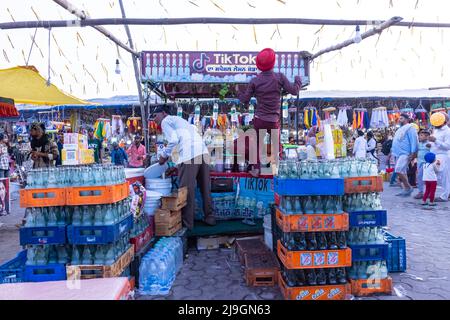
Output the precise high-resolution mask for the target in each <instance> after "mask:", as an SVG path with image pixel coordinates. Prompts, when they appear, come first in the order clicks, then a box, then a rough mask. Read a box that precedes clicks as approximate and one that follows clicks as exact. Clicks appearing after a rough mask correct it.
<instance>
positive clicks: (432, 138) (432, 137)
mask: <svg viewBox="0 0 450 320" xmlns="http://www.w3.org/2000/svg"><path fill="white" fill-rule="evenodd" d="M428 140H430V141H431V142H435V141H436V137H434V136H429V137H428Z"/></svg>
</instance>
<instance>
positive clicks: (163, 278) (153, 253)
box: [139, 237, 183, 295]
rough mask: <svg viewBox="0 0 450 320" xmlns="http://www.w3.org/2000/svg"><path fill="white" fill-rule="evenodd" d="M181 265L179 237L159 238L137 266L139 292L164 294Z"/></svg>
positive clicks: (168, 289)
mask: <svg viewBox="0 0 450 320" xmlns="http://www.w3.org/2000/svg"><path fill="white" fill-rule="evenodd" d="M182 265H183V241H182V240H181V238H180V237H170V238H161V239H160V240H159V241H158V242H157V243H156V244H155V246H154V248H152V249H151V250H150V251H149V252H147V254H146V255H145V256H144V257H143V258H142V261H141V265H140V266H139V293H140V294H143V295H166V294H169V291H170V288H171V287H172V284H173V282H174V281H175V277H176V274H177V272H178V271H180V269H181V266H182Z"/></svg>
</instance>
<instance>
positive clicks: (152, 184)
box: [145, 178, 172, 196]
mask: <svg viewBox="0 0 450 320" xmlns="http://www.w3.org/2000/svg"><path fill="white" fill-rule="evenodd" d="M145 189H147V190H150V191H156V192H159V193H161V194H162V195H163V196H168V195H169V194H170V192H171V191H172V179H171V178H169V179H145Z"/></svg>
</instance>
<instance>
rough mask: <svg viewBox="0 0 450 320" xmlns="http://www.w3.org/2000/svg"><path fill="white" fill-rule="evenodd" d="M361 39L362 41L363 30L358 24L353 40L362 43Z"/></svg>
mask: <svg viewBox="0 0 450 320" xmlns="http://www.w3.org/2000/svg"><path fill="white" fill-rule="evenodd" d="M361 41H362V37H361V32H360V29H359V26H356V34H355V37H354V38H353V42H354V43H360V42H361Z"/></svg>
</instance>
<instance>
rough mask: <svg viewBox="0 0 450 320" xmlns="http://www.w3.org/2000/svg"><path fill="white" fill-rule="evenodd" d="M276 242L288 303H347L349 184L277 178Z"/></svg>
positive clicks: (280, 278)
mask: <svg viewBox="0 0 450 320" xmlns="http://www.w3.org/2000/svg"><path fill="white" fill-rule="evenodd" d="M274 179H275V199H276V200H275V202H276V205H277V206H276V208H275V211H276V224H277V227H276V228H275V229H274V238H275V239H277V240H276V246H277V253H278V257H279V260H280V261H281V265H282V270H281V272H280V274H279V279H278V282H279V286H280V289H281V291H282V293H283V295H284V297H285V299H286V300H342V299H345V298H346V296H347V294H349V293H350V285H349V283H348V282H347V278H346V274H345V267H349V266H351V257H352V252H351V249H350V248H348V247H347V245H346V238H345V232H346V231H347V230H348V228H349V220H348V214H347V213H345V212H344V210H343V207H342V196H343V194H344V179H342V178H325V179H315V178H310V179H300V178H298V179H296V178H284V177H282V176H281V175H280V176H278V177H275V178H274Z"/></svg>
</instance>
